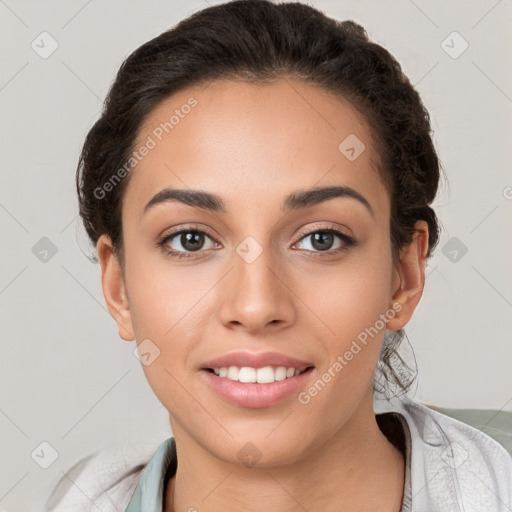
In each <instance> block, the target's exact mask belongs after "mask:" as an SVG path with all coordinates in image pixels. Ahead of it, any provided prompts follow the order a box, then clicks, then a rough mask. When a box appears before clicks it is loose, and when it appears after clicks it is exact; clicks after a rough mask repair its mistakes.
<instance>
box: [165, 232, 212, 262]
mask: <svg viewBox="0 0 512 512" xmlns="http://www.w3.org/2000/svg"><path fill="white" fill-rule="evenodd" d="M207 240H210V241H211V243H212V244H211V245H210V247H207V249H209V248H212V245H213V246H215V245H218V244H217V242H215V241H213V240H212V238H211V237H210V236H209V235H208V233H207V232H206V231H204V230H202V229H200V228H193V229H192V228H189V229H181V230H180V231H176V232H174V233H171V234H168V235H165V236H164V237H163V238H162V239H161V240H160V241H159V242H158V243H157V245H158V246H160V247H161V248H162V249H163V250H164V251H165V252H166V253H167V254H168V255H169V256H171V257H176V258H187V257H190V256H192V254H190V253H194V252H196V253H197V252H199V253H200V252H206V251H201V249H203V248H204V246H205V244H206V242H207Z"/></svg>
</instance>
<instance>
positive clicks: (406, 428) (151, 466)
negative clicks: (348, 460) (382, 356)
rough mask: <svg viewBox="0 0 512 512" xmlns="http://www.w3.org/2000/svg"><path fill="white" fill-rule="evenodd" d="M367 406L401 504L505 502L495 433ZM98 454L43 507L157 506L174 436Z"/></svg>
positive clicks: (507, 485) (421, 510)
mask: <svg viewBox="0 0 512 512" xmlns="http://www.w3.org/2000/svg"><path fill="white" fill-rule="evenodd" d="M374 410H375V414H376V418H377V421H378V424H379V427H380V428H381V430H382V431H383V432H384V434H385V435H386V436H387V437H388V439H389V440H390V442H392V443H393V444H395V445H396V446H397V447H398V448H400V449H403V451H404V452H405V460H406V465H405V469H406V474H405V486H404V499H403V503H402V508H401V511H400V512H413V511H414V512H510V511H511V510H512V455H511V454H510V453H509V452H508V451H507V450H506V449H505V448H504V447H503V446H502V445H501V444H499V443H498V442H497V441H495V440H494V439H492V438H491V437H489V436H488V435H487V434H485V433H483V432H482V431H480V430H478V429H476V428H474V427H472V426H470V425H467V424H465V423H462V422H461V421H458V420H456V419H454V418H451V417H449V416H446V415H445V414H442V413H441V412H438V411H435V410H432V409H430V408H429V407H427V406H425V405H422V404H420V403H417V402H415V401H413V400H411V399H409V398H408V397H406V396H404V397H401V398H393V399H391V400H389V401H388V400H383V399H378V398H376V399H375V400H374ZM400 427H401V428H400ZM100 455H101V454H98V455H97V456H96V457H99V459H96V458H95V459H93V460H90V461H89V462H88V463H87V464H85V465H84V467H83V468H82V474H81V478H76V479H75V480H74V483H75V484H76V486H79V487H80V490H81V493H79V492H76V490H75V489H74V487H73V488H71V489H70V492H69V493H65V495H64V496H63V497H62V499H60V498H57V499H58V500H59V502H58V503H57V504H56V506H55V508H50V509H48V508H46V509H45V512H47V511H51V512H64V511H71V510H72V511H73V512H89V511H93V510H96V511H97V510H98V508H100V509H101V510H102V511H103V512H162V510H163V498H164V491H165V482H167V480H168V479H169V478H170V477H172V476H173V475H174V474H175V472H176V468H177V459H176V445H175V441H174V438H173V437H170V438H168V439H166V440H165V441H164V442H163V443H161V444H160V446H159V447H158V448H157V450H156V452H154V454H153V455H152V456H151V457H150V458H149V460H145V461H144V462H141V463H140V464H138V465H137V466H135V467H133V466H132V467H131V468H129V467H127V460H126V457H124V458H123V459H122V464H121V463H119V462H120V461H116V460H115V457H113V455H112V454H109V456H108V459H107V460H103V464H104V465H108V467H109V471H108V474H109V475H112V476H111V479H110V480H108V479H105V478H103V479H100V478H99V477H98V468H100V469H101V467H102V466H101V464H102V461H101V456H100ZM104 458H105V457H104ZM81 462H82V461H81ZM116 462H117V463H118V466H119V468H120V469H119V470H118V471H117V472H116ZM95 477H96V479H95ZM84 488H85V491H84ZM84 492H85V493H86V495H87V496H86V497H87V500H86V499H84ZM54 494H55V493H54ZM52 496H53V495H52ZM50 501H52V499H51V498H50V500H49V502H50ZM53 501H55V496H54V500H53Z"/></svg>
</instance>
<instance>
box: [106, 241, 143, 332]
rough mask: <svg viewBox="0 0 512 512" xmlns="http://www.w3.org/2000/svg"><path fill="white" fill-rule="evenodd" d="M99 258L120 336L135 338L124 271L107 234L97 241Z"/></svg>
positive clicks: (111, 310) (107, 294) (109, 305)
mask: <svg viewBox="0 0 512 512" xmlns="http://www.w3.org/2000/svg"><path fill="white" fill-rule="evenodd" d="M97 252H98V260H99V262H100V265H101V286H102V288H103V296H104V297H105V302H106V304H107V308H108V310H109V312H110V314H111V316H112V318H114V320H115V321H116V323H117V328H118V331H119V336H120V337H121V338H122V339H123V340H125V341H133V340H134V339H135V335H134V333H133V332H134V331H133V325H132V318H131V311H130V307H129V302H128V297H127V293H126V287H125V282H124V277H123V273H122V270H121V267H120V265H119V262H118V260H117V258H116V256H115V255H114V253H113V250H112V242H111V240H110V238H109V237H108V236H107V235H101V236H100V238H99V239H98V243H97Z"/></svg>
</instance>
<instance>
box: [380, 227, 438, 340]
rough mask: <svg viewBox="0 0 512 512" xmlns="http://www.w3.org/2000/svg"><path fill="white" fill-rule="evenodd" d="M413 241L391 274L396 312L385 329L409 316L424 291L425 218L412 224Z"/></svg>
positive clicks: (401, 323) (395, 326)
mask: <svg viewBox="0 0 512 512" xmlns="http://www.w3.org/2000/svg"><path fill="white" fill-rule="evenodd" d="M414 229H415V231H414V233H413V237H412V241H411V243H410V244H409V245H407V246H406V247H404V248H402V250H401V251H400V261H399V262H398V263H397V265H396V267H395V269H394V271H393V273H394V277H393V287H392V293H393V297H392V300H391V303H392V304H394V303H398V304H400V306H401V309H400V306H398V304H395V306H394V308H393V309H394V310H395V311H398V312H397V313H396V315H395V316H394V317H393V318H392V319H391V320H389V321H388V323H387V325H386V329H387V330H389V331H397V330H398V329H401V328H402V327H404V326H405V325H406V324H407V322H408V321H409V320H410V319H411V317H412V314H413V313H414V310H415V309H416V306H417V305H418V303H419V301H420V299H421V296H422V294H423V288H424V286H425V266H426V261H427V251H428V224H427V223H426V221H424V220H420V221H417V222H416V224H415V226H414Z"/></svg>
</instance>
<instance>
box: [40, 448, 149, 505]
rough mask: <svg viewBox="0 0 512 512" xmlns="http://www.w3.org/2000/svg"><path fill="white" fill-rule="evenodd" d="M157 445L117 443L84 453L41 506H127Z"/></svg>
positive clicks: (65, 472) (53, 487)
mask: <svg viewBox="0 0 512 512" xmlns="http://www.w3.org/2000/svg"><path fill="white" fill-rule="evenodd" d="M157 447H158V445H157V446H155V447H148V446H145V447H134V446H117V447H110V448H103V449H101V450H98V451H96V452H94V453H91V454H89V455H87V456H86V457H83V458H82V459H80V460H79V461H77V462H76V463H75V464H73V466H71V467H70V468H69V469H68V470H66V471H64V474H63V476H62V477H61V478H60V480H59V481H58V482H57V484H56V485H55V486H52V489H51V490H50V493H49V496H48V498H47V500H46V502H45V504H44V508H43V509H42V510H43V511H44V512H64V511H69V510H73V512H89V511H91V512H92V511H95V512H96V511H98V510H102V511H103V512H119V511H120V510H125V508H126V507H127V505H128V503H129V501H130V498H131V496H132V494H133V492H134V490H135V488H136V486H137V484H138V482H139V480H140V478H141V476H142V473H143V471H144V469H145V468H146V466H147V464H148V463H149V461H150V460H151V457H152V456H153V454H154V452H155V450H156V449H157Z"/></svg>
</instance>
